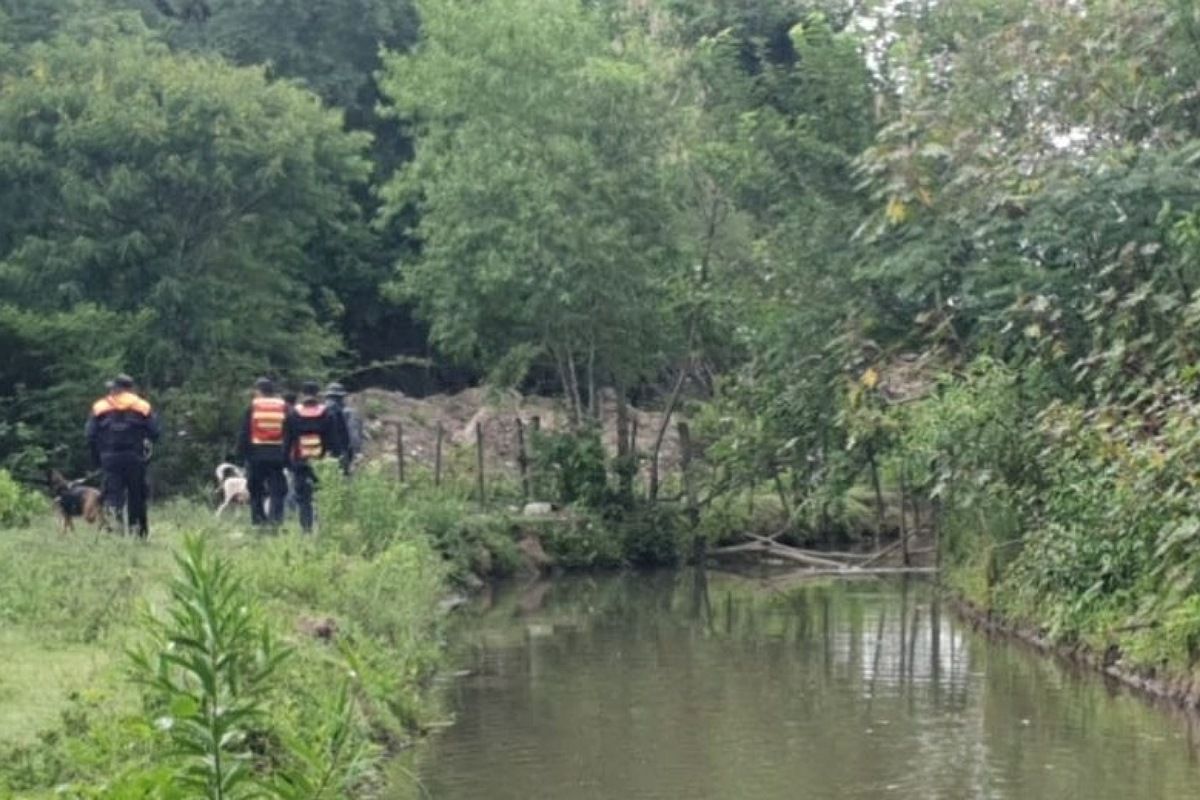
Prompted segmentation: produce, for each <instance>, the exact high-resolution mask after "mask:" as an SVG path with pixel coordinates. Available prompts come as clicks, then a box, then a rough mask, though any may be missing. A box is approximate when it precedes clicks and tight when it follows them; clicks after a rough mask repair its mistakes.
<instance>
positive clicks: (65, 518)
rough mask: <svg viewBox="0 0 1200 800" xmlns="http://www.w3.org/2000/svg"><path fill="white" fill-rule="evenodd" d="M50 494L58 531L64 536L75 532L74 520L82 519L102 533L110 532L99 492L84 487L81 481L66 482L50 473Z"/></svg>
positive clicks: (60, 476)
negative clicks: (52, 499) (68, 532)
mask: <svg viewBox="0 0 1200 800" xmlns="http://www.w3.org/2000/svg"><path fill="white" fill-rule="evenodd" d="M50 493H51V494H52V495H53V497H54V508H55V510H57V512H58V523H59V530H60V531H61V532H62V533H63V534H64V535H65V534H66V532H67V531H73V530H75V525H74V519H75V518H76V517H83V519H84V520H85V521H87V522H89V523H91V524H92V525H96V526H98V527H99V528H100V530H102V531H107V530H111V528H110V527H109V525H108V517H107V516H106V515H105V513H104V503H103V501H102V497H101V494H100V490H99V489H96V488H94V487H91V486H85V485H84V484H83V481H68V480H67V479H66V478H64V477H63V476H62V474H60V473H59V472H58V471H52V472H51V473H50Z"/></svg>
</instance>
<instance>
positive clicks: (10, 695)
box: [0, 631, 114, 744]
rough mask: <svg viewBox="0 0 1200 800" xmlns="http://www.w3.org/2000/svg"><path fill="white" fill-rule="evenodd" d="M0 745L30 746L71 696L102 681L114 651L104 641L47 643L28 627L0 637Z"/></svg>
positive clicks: (111, 661)
mask: <svg viewBox="0 0 1200 800" xmlns="http://www.w3.org/2000/svg"><path fill="white" fill-rule="evenodd" d="M0 650H3V652H4V670H3V671H2V672H0V743H8V744H13V743H16V744H28V743H30V742H32V741H34V740H36V738H37V734H38V732H40V731H44V730H47V729H49V728H51V727H53V726H54V725H55V724H56V723H57V722H58V720H59V717H60V715H61V713H62V711H63V710H65V709H66V708H67V706H68V704H69V702H70V699H71V697H72V695H75V694H79V693H81V692H86V691H88V689H89V687H94V686H97V685H98V684H101V683H103V682H105V681H106V679H107V673H108V672H109V671H110V669H111V667H112V664H113V658H114V653H112V652H111V651H110V650H108V649H106V648H105V647H104V646H102V645H83V644H75V645H71V644H67V645H63V644H47V643H45V642H43V641H40V640H39V639H38V638H37V635H36V633H34V632H29V631H21V632H18V631H7V632H5V633H4V634H3V635H0Z"/></svg>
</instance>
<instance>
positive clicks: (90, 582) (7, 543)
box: [0, 475, 450, 798]
mask: <svg viewBox="0 0 1200 800" xmlns="http://www.w3.org/2000/svg"><path fill="white" fill-rule="evenodd" d="M326 480H327V481H328V483H327V489H326V490H325V496H324V497H319V498H318V509H320V510H324V512H325V513H324V515H323V517H322V518H321V520H320V522H319V530H318V535H317V536H315V537H308V536H302V535H300V534H299V533H298V531H297V530H295V528H294V523H293V527H285V528H284V530H282V531H281V532H279V533H278V534H274V535H263V534H260V533H259V532H258V531H257V530H254V529H251V528H250V526H249V525H248V524H247V520H246V519H245V516H246V514H245V510H244V509H241V510H240V511H239V513H238V514H237V515H236V516H234V515H228V516H227V517H225V518H224V519H222V520H215V519H214V518H213V514H212V509H211V508H209V507H208V506H206V505H202V504H199V503H191V502H186V501H180V502H172V503H169V504H164V505H161V506H156V507H154V508H152V509H151V531H152V536H151V539H150V540H149V541H148V542H141V541H138V540H136V539H132V538H124V537H119V536H115V535H111V534H97V533H96V532H95V531H93V530H92V529H90V528H87V527H86V526H77V528H76V530H75V531H74V532H73V533H68V534H66V535H61V534H60V533H59V532H58V531H57V529H56V526H55V524H54V521H53V518H52V517H51V516H50V515H49V514H48V513H47V514H44V515H40V516H38V517H35V519H34V521H33V522H32V524H31V525H30V526H28V527H25V528H20V529H5V530H0V648H2V651H3V652H4V668H3V670H0V797H9V796H15V797H31V798H33V797H42V796H47V797H48V796H67V797H79V798H85V797H86V798H91V797H107V796H115V795H113V792H116V791H117V789H116V788H115V787H117V786H122V787H124V786H126V785H140V784H138V781H139V780H143V779H145V776H146V775H149V774H150V773H151V772H152V771H153V770H154V769H155V768H156V764H157V762H158V761H160V760H161V759H160V758H159V757H158V755H157V754H158V753H160V752H161V748H162V742H161V741H160V739H161V734H160V732H157V731H156V730H155V729H154V727H153V724H152V722H153V715H152V714H151V712H150V709H149V707H148V706H145V705H144V704H145V703H146V702H147V700H146V698H144V697H143V694H142V692H141V690H139V689H137V688H135V687H134V686H133V685H132V684H131V683H130V681H129V679H128V669H129V661H128V658H127V656H126V655H125V654H126V651H127V650H128V649H129V648H131V647H133V646H135V645H137V644H139V643H142V642H144V641H145V639H146V627H145V625H144V620H145V619H146V615H147V614H151V615H154V616H156V617H159V618H162V616H163V613H164V607H165V605H166V603H167V601H168V599H169V592H168V585H169V582H170V580H171V579H172V576H173V575H174V574H176V565H175V554H176V552H177V551H179V549H180V547H181V545H182V541H183V538H184V536H185V534H197V535H200V536H202V537H203V538H204V539H205V541H206V542H207V543H208V544H209V546H210V548H211V550H212V551H213V552H214V553H215V554H217V555H219V556H220V557H221V558H222V559H225V560H226V561H227V562H228V563H229V564H230V565H231V566H232V568H233V569H234V570H235V572H236V573H237V574H238V575H239V576H240V577H241V578H242V580H243V581H244V582H245V584H246V587H247V596H248V597H249V598H251V600H252V602H253V604H254V606H255V607H256V608H257V610H258V612H259V613H261V614H262V616H263V618H264V620H265V621H266V622H267V624H269V625H270V627H271V629H272V630H274V631H275V632H276V634H277V635H278V636H279V637H280V638H281V639H282V640H283V641H284V643H285V644H286V645H287V646H288V647H289V648H290V649H291V650H292V651H293V656H292V657H291V658H290V659H288V662H287V666H286V668H285V669H283V670H282V671H281V673H280V675H279V676H278V680H276V681H274V683H275V686H274V691H273V695H272V699H271V702H270V708H271V714H270V717H271V720H272V725H273V726H275V728H276V729H277V730H279V732H280V733H281V735H284V736H294V735H301V736H302V735H304V734H305V733H306V732H312V731H319V730H321V729H322V727H323V726H324V725H325V724H326V723H327V722H328V721H327V720H326V719H323V718H322V715H323V714H326V712H327V711H328V709H329V708H331V707H332V697H331V693H332V692H333V691H334V690H335V688H336V687H337V686H339V685H340V684H341V683H344V680H345V676H347V675H353V676H354V681H355V683H354V687H353V690H354V697H355V699H356V703H358V706H359V708H358V710H357V711H356V712H355V714H354V719H355V720H356V725H358V726H359V727H360V729H361V731H360V735H361V736H363V737H364V739H370V740H374V741H375V742H380V743H387V744H390V745H395V744H398V743H400V742H401V741H403V740H405V739H407V738H411V737H412V736H415V735H418V734H419V732H420V731H421V730H422V728H423V727H424V725H425V723H426V721H427V720H428V719H429V718H431V716H432V715H433V713H434V709H433V708H432V707H431V703H430V695H429V693H428V687H429V685H430V682H431V678H432V675H433V672H434V671H435V670H436V668H437V666H438V665H439V663H440V659H441V656H442V644H441V641H442V635H441V624H442V612H441V611H440V610H439V601H440V600H441V599H442V598H443V596H444V595H445V593H446V592H447V591H448V590H449V589H448V587H449V584H448V577H447V576H448V574H449V572H450V567H449V565H448V563H447V561H446V559H445V558H444V557H443V556H442V555H441V554H439V553H438V551H437V549H436V545H437V542H435V541H434V539H435V533H439V532H440V535H445V532H444V531H442V528H443V527H444V525H445V523H444V518H445V516H446V513H445V512H446V509H444V508H441V507H439V506H438V505H437V504H436V503H433V502H432V501H427V502H425V503H423V504H416V505H414V506H411V507H409V506H408V505H407V504H405V503H403V501H402V500H401V501H399V502H398V505H397V503H394V502H393V501H395V500H397V498H389V497H384V496H382V495H381V494H380V492H379V487H378V486H375V485H372V482H371V481H362V482H361V483H360V484H359V485H357V486H354V485H340V483H341V482H340V478H337V477H334V476H332V475H327V476H326ZM397 507H399V508H400V510H401V511H403V513H399V512H398V511H397ZM363 531H370V532H371V533H372V536H370V537H365V536H364V535H363V533H362V532H363ZM364 545H368V546H364ZM325 618H333V619H334V620H335V623H336V631H337V632H336V635H335V637H334V640H333V641H332V642H330V641H325V640H323V639H321V638H320V637H318V636H315V635H313V632H312V630H311V627H306V626H307V625H308V623H309V622H310V621H311V620H314V619H318V620H323V619H325ZM63 787H66V788H65V789H64V788H63ZM122 791H124V789H122ZM64 793H65V794H64Z"/></svg>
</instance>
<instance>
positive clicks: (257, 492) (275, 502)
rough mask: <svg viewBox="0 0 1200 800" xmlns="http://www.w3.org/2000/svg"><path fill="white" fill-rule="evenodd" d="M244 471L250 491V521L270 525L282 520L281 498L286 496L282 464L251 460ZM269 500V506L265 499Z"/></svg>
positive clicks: (285, 482) (285, 481) (253, 523)
mask: <svg viewBox="0 0 1200 800" xmlns="http://www.w3.org/2000/svg"><path fill="white" fill-rule="evenodd" d="M249 466H250V469H249V471H248V472H247V473H246V484H247V489H248V490H249V492H250V523H251V524H252V525H262V524H264V523H266V522H268V521H270V523H271V524H272V525H278V524H279V523H281V522H283V500H284V498H285V497H287V479H286V478H284V477H283V464H281V463H278V462H270V461H251V462H250V465H249ZM268 499H269V500H270V501H271V504H270V507H268V506H267V502H266V501H267V500H268Z"/></svg>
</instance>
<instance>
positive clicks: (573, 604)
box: [399, 572, 1200, 800]
mask: <svg viewBox="0 0 1200 800" xmlns="http://www.w3.org/2000/svg"><path fill="white" fill-rule="evenodd" d="M454 641H455V659H456V662H457V664H458V665H459V666H460V668H461V669H460V671H459V672H458V673H456V674H454V675H453V676H450V677H448V678H447V679H446V683H445V685H444V689H445V692H444V695H445V704H446V708H447V713H448V715H449V717H450V718H451V719H453V721H454V722H453V724H452V725H450V726H448V727H446V728H445V729H444V730H441V731H439V732H438V733H436V734H435V735H433V736H432V737H431V739H430V741H428V742H426V743H425V744H423V745H422V746H421V747H419V748H418V749H417V750H416V751H415V753H414V754H412V756H411V758H410V759H407V761H406V765H405V766H402V767H399V768H401V769H404V770H405V771H406V772H410V773H411V775H412V776H413V777H412V778H411V779H410V781H409V782H410V784H411V786H412V787H415V788H413V796H415V797H426V798H433V799H434V800H482V799H483V798H488V799H489V800H509V799H510V798H511V800H536V799H538V798H545V799H546V800H550V799H551V798H553V800H651V799H654V800H668V799H670V800H676V799H682V798H689V799H692V800H710V799H711V800H718V799H720V800H768V799H770V800H775V798H864V799H865V798H947V799H948V800H950V799H953V800H961V799H963V798H988V799H989V800H990V799H991V798H995V799H997V800H1000V799H1001V798H1003V799H1005V800H1008V799H1011V800H1031V799H1033V798H1047V799H1049V798H1054V799H1055V800H1058V799H1059V798H1087V799H1088V800H1107V798H1113V800H1117V798H1120V800H1128V799H1129V798H1138V799H1139V800H1154V799H1155V798H1188V797H1200V766H1198V764H1197V754H1198V753H1200V750H1198V749H1197V744H1196V743H1195V742H1194V741H1193V739H1192V737H1193V736H1194V735H1195V733H1196V728H1195V727H1194V723H1193V722H1192V721H1191V720H1189V719H1188V718H1186V717H1184V716H1183V715H1182V714H1181V713H1179V712H1170V711H1167V710H1164V709H1161V708H1156V707H1153V706H1151V705H1150V704H1148V703H1147V702H1145V701H1143V700H1142V699H1140V698H1137V697H1133V696H1130V695H1129V694H1127V693H1125V692H1124V691H1121V690H1118V689H1116V688H1114V687H1112V686H1107V685H1106V684H1105V682H1104V681H1103V680H1101V679H1099V678H1097V677H1096V676H1093V675H1090V674H1079V673H1078V672H1076V671H1074V670H1072V669H1071V668H1069V667H1067V666H1065V665H1064V664H1061V663H1059V662H1058V661H1056V660H1055V659H1052V658H1047V657H1045V656H1041V655H1039V654H1036V653H1033V652H1031V651H1030V650H1029V649H1028V648H1026V647H1024V646H1023V645H1020V644H1017V643H1011V642H1007V641H995V640H989V639H988V638H987V637H985V636H983V635H981V634H979V633H976V632H974V631H972V630H971V629H970V628H969V626H967V625H965V624H964V623H963V622H962V621H960V620H959V619H957V618H956V617H955V616H954V615H953V614H952V613H950V612H949V611H948V610H947V609H946V608H944V607H942V606H941V605H940V604H939V603H938V602H937V601H936V595H935V593H934V591H933V590H932V588H931V587H930V586H929V585H928V584H925V583H922V582H916V581H901V580H896V581H875V580H872V581H865V580H864V581H852V582H845V581H843V582H833V581H827V582H820V583H799V584H797V583H795V582H793V583H791V584H781V583H771V582H767V581H763V580H753V579H749V578H743V577H736V576H730V575H716V574H711V573H710V574H709V575H707V576H706V577H704V578H703V579H700V578H698V577H697V576H696V575H695V574H694V573H691V572H679V573H673V574H672V573H663V574H653V575H644V574H643V575H635V574H627V575H616V576H607V577H601V578H594V577H592V578H569V579H563V580H558V581H553V582H536V583H531V584H525V585H521V586H508V587H503V588H500V589H496V590H493V591H491V592H490V593H488V594H487V595H486V596H485V597H483V598H481V599H480V600H479V601H477V603H476V604H475V607H474V608H472V609H470V610H468V611H467V612H466V613H465V614H463V615H462V617H461V618H460V619H459V621H458V623H457V628H456V630H455V632H454Z"/></svg>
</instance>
